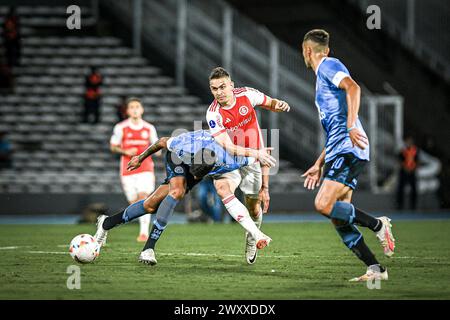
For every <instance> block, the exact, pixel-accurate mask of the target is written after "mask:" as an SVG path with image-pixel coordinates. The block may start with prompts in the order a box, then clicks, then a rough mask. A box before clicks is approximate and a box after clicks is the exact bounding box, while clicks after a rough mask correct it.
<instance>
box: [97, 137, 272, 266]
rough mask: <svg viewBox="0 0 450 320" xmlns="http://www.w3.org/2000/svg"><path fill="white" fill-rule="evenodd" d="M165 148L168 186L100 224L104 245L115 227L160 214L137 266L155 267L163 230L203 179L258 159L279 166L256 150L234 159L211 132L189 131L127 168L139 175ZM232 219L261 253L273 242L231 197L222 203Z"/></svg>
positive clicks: (149, 150)
mask: <svg viewBox="0 0 450 320" xmlns="http://www.w3.org/2000/svg"><path fill="white" fill-rule="evenodd" d="M161 149H167V150H168V151H167V154H166V173H167V178H166V180H165V182H164V183H163V184H162V185H160V186H159V187H158V189H156V190H155V191H154V192H153V193H152V194H151V195H150V196H149V197H148V198H147V199H146V200H145V201H144V200H141V201H137V202H136V203H134V204H132V205H130V206H129V207H128V208H126V209H125V210H123V211H121V212H119V213H117V214H115V215H112V216H110V217H107V216H105V215H102V216H100V217H99V218H98V221H97V232H96V234H95V238H96V240H97V242H98V243H99V244H100V245H103V243H104V242H105V240H106V237H107V233H108V230H111V229H112V228H114V227H115V226H117V225H120V224H123V223H127V222H129V221H131V220H133V219H136V218H138V217H141V216H143V215H145V214H147V213H154V212H155V211H157V214H156V220H155V221H154V224H153V227H152V231H151V235H150V238H149V239H148V241H147V243H146V244H145V246H144V248H143V250H142V252H141V255H140V256H139V261H140V262H143V263H146V264H150V265H154V264H156V263H157V261H156V256H155V251H154V249H155V245H156V242H157V241H158V239H159V238H160V236H161V234H162V232H163V231H164V230H165V228H166V226H167V224H168V221H169V218H170V216H171V215H172V213H173V211H174V209H175V207H176V205H177V203H178V202H179V201H180V200H181V199H183V197H184V195H185V194H186V193H187V192H189V190H191V189H192V188H193V187H194V186H195V185H196V184H197V183H198V182H200V181H201V179H202V178H203V177H204V176H206V175H211V176H214V175H220V174H223V173H226V172H230V171H233V170H236V169H238V168H240V167H242V166H248V165H251V164H252V163H254V162H255V161H256V160H259V161H261V162H263V163H265V164H267V165H269V166H273V165H275V159H274V158H273V157H271V156H270V155H268V153H267V151H266V149H262V150H253V149H244V148H237V150H236V151H237V154H239V155H241V156H231V155H230V154H228V153H227V152H226V151H225V149H223V148H222V147H221V146H220V145H218V144H217V143H216V142H215V141H214V138H213V137H212V136H211V134H210V133H209V131H205V130H198V131H193V132H187V133H185V134H182V135H179V136H177V137H172V138H168V137H163V138H161V139H159V140H158V141H157V142H156V143H154V144H152V145H151V146H150V147H149V148H147V149H146V150H145V151H144V152H143V153H141V154H140V155H139V156H135V157H133V158H132V159H131V161H130V162H129V163H128V168H127V169H129V170H137V169H138V168H139V167H140V166H141V165H142V163H143V162H144V160H145V159H146V158H147V157H149V156H150V155H152V154H153V153H155V152H157V151H159V150H161ZM224 204H225V207H226V208H227V210H228V212H229V214H230V215H231V216H232V217H233V218H234V219H235V220H236V221H237V222H238V223H239V224H240V225H241V226H242V227H243V228H244V229H245V230H246V231H247V232H248V233H250V234H251V235H252V237H253V238H254V239H256V240H255V242H256V246H257V248H258V249H262V248H264V247H265V246H267V245H268V244H269V242H270V241H271V240H272V239H270V238H269V237H267V236H266V235H264V234H263V233H262V232H261V231H260V230H259V228H258V227H257V226H256V225H255V223H254V222H253V220H252V219H251V218H250V214H249V212H248V210H247V209H246V208H245V206H244V205H243V204H242V203H241V202H240V201H239V200H238V199H236V198H235V197H234V195H233V194H232V193H230V194H228V196H227V197H226V200H224Z"/></svg>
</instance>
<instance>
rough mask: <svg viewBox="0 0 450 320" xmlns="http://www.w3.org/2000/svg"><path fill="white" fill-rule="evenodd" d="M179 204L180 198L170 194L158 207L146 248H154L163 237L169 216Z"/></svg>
mask: <svg viewBox="0 0 450 320" xmlns="http://www.w3.org/2000/svg"><path fill="white" fill-rule="evenodd" d="M177 204H178V200H176V199H174V198H173V197H172V196H170V195H168V196H166V197H165V198H164V200H163V201H162V202H161V204H160V205H159V208H158V212H157V213H156V220H155V222H154V223H153V226H152V230H151V231H150V237H149V238H148V240H147V242H146V243H145V246H144V249H143V251H144V250H147V249H149V248H151V249H154V248H155V245H156V242H157V241H158V239H159V238H160V237H161V234H162V232H163V231H164V229H165V228H166V226H167V223H168V222H169V218H170V216H171V215H172V213H173V211H174V210H175V207H176V206H177Z"/></svg>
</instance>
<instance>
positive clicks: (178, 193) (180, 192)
mask: <svg viewBox="0 0 450 320" xmlns="http://www.w3.org/2000/svg"><path fill="white" fill-rule="evenodd" d="M184 194H185V190H184V189H182V188H175V189H172V190H170V191H169V195H170V196H171V197H172V198H174V199H175V200H181V199H183V197H184Z"/></svg>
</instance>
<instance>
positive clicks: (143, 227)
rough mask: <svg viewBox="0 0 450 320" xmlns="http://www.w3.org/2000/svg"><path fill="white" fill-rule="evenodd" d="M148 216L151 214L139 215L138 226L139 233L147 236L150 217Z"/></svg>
mask: <svg viewBox="0 0 450 320" xmlns="http://www.w3.org/2000/svg"><path fill="white" fill-rule="evenodd" d="M150 217H151V214H144V215H143V216H141V217H139V226H140V231H139V235H141V234H144V235H146V236H148V234H149V229H150V219H151V218H150Z"/></svg>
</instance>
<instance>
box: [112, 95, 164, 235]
mask: <svg viewBox="0 0 450 320" xmlns="http://www.w3.org/2000/svg"><path fill="white" fill-rule="evenodd" d="M126 104H127V109H126V112H127V115H128V119H126V120H124V121H122V122H119V123H118V124H116V126H115V127H114V131H113V135H112V136H111V141H110V145H111V151H112V152H114V153H118V154H121V155H122V156H121V158H120V180H121V183H122V188H123V190H124V192H125V196H126V198H127V200H128V203H129V204H132V203H135V202H136V201H139V200H143V199H145V198H147V197H148V195H149V194H151V193H152V192H153V190H155V173H154V164H153V160H152V159H151V158H149V159H148V160H147V161H145V162H144V163H143V164H142V166H141V167H140V168H139V169H138V170H135V171H133V172H130V171H128V170H127V169H126V168H127V163H128V162H129V161H130V160H131V157H133V156H135V155H137V154H140V153H141V152H142V151H144V150H145V149H147V148H148V147H149V146H150V145H151V144H152V143H154V142H156V141H157V140H158V135H157V133H156V130H155V127H154V126H153V125H151V124H150V123H148V122H146V121H144V120H143V119H142V115H143V114H144V107H143V106H142V103H141V101H140V100H139V99H136V98H130V99H128V101H127V103H126ZM139 224H140V231H139V236H138V237H137V241H138V242H145V241H147V239H148V235H149V228H150V215H149V214H148V215H145V216H142V217H140V218H139Z"/></svg>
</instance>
